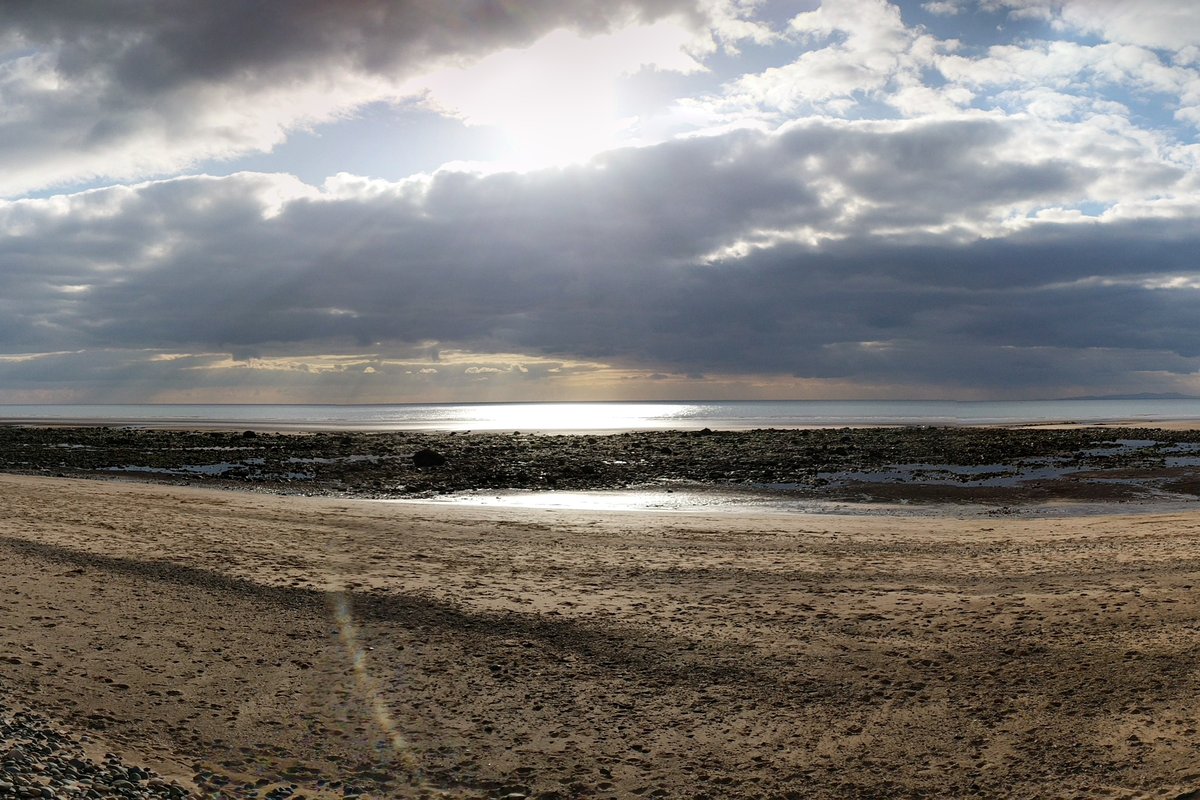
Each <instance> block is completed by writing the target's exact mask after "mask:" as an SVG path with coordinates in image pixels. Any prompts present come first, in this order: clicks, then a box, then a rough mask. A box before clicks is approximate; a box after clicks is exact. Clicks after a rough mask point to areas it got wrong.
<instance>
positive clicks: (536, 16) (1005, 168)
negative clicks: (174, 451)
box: [0, 0, 1200, 403]
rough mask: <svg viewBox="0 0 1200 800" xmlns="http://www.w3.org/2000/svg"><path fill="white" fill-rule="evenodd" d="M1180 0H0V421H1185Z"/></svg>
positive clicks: (1193, 148) (1193, 319)
mask: <svg viewBox="0 0 1200 800" xmlns="http://www.w3.org/2000/svg"><path fill="white" fill-rule="evenodd" d="M1198 132H1200V9H1198V8H1197V7H1196V5H1195V3H1194V0H934V1H925V2H922V1H921V0H901V1H899V2H887V1H886V0H825V1H824V2H817V1H816V0H763V1H762V2H758V1H756V0H459V1H458V2H443V0H407V1H406V2H400V1H399V0H396V1H395V2H385V0H341V1H340V2H334V1H333V0H291V2H266V1H264V2H244V0H153V2H151V0H105V2H98V1H97V2H74V0H71V1H68V0H7V1H6V2H5V3H3V4H0V402H5V403H121V402H250V403H252V402H266V403H283V402H288V403H356V402H358V403H389V402H437V401H450V402H455V401H505V400H597V399H612V400H622V399H629V400H633V399H647V400H653V399H760V398H761V399H810V398H811V399H838V398H864V399H886V398H896V399H900V398H906V399H923V398H938V399H961V400H974V399H1023V398H1052V397H1066V396H1081V395H1105V394H1128V393H1143V392H1144V393H1184V394H1197V395H1200V144H1197V133H1198Z"/></svg>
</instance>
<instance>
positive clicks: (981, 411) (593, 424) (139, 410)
mask: <svg viewBox="0 0 1200 800" xmlns="http://www.w3.org/2000/svg"><path fill="white" fill-rule="evenodd" d="M1188 420H1200V398H1179V399H1174V398H1173V399H1161V398H1153V399H1148V398H1137V399H1069V400H1005V401H951V400H937V401H930V400H789V401H778V400H739V401H641V402H627V401H604V402H589V401H576V402H510V403H398V404H363V405H356V404H348V405H336V404H294V405H293V404H238V403H230V404H220V403H214V404H155V403H141V404H44V405H39V404H7V405H0V423H2V424H10V425H72V424H78V425H120V426H133V427H198V428H209V427H212V428H226V427H243V426H244V427H248V428H250V427H256V426H257V427H265V428H272V429H279V430H297V431H303V430H314V431H317V430H330V431H336V430H378V431H404V430H409V431H460V432H461V431H472V430H475V431H521V432H529V433H532V432H619V431H626V430H673V429H674V430H699V429H703V428H711V429H714V430H722V429H723V430H748V429H755V428H809V427H864V426H892V425H923V426H946V425H952V426H958V425H1022V424H1055V423H1064V424H1065V423H1073V424H1093V425H1094V424H1104V423H1128V422H1134V423H1144V424H1146V425H1153V424H1155V423H1159V422H1167V421H1188Z"/></svg>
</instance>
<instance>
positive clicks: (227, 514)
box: [0, 475, 1200, 799]
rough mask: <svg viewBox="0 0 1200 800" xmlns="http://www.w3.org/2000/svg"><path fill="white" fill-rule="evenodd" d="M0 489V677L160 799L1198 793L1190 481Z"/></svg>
mask: <svg viewBox="0 0 1200 800" xmlns="http://www.w3.org/2000/svg"><path fill="white" fill-rule="evenodd" d="M0 504H2V505H3V513H2V514H0V549H2V550H3V558H4V565H5V569H4V570H3V574H2V575H0V583H2V584H3V586H2V587H0V597H3V598H5V599H4V603H5V609H4V611H5V613H4V617H3V619H4V624H3V628H2V629H0V637H2V638H0V650H2V653H3V656H4V657H3V658H2V659H0V687H2V690H0V698H3V702H4V703H5V704H7V706H8V707H9V708H12V709H21V708H25V709H30V710H32V711H34V712H36V713H37V714H39V715H41V716H43V717H45V718H46V719H47V720H50V721H52V722H53V724H55V725H57V726H59V727H61V728H62V729H63V730H64V731H66V732H68V733H69V734H70V735H72V736H75V737H77V738H78V737H83V745H84V746H85V748H86V749H87V750H88V752H89V753H92V754H93V755H94V757H96V758H100V757H101V756H100V754H102V753H105V752H107V753H112V754H114V755H115V756H119V757H121V758H122V759H124V761H125V762H127V763H131V764H139V765H143V767H145V768H146V769H147V770H152V771H153V772H154V773H155V774H156V775H157V776H160V777H159V778H157V779H158V780H162V781H168V782H169V781H176V782H177V783H178V785H179V786H180V787H182V788H185V789H187V790H188V791H190V792H191V793H193V794H194V795H196V796H224V797H268V796H272V797H285V796H305V797H314V798H315V797H344V796H355V795H358V796H365V797H368V796H369V797H423V796H427V797H443V796H444V797H464V798H465V797H480V798H483V797H489V798H490V797H509V798H514V799H515V798H517V797H529V798H569V797H612V798H624V797H710V798H750V797H804V798H808V797H815V798H822V797H830V798H832V797H965V796H986V797H1114V798H1125V797H1127V798H1132V797H1166V798H1182V797H1192V796H1195V795H1194V794H1193V793H1194V792H1196V791H1197V790H1200V768H1197V767H1196V763H1197V743H1198V742H1200V738H1198V736H1197V723H1196V719H1197V712H1198V711H1200V700H1198V699H1197V698H1198V697H1200V692H1198V691H1197V690H1198V689H1200V685H1198V684H1200V678H1198V676H1197V671H1196V668H1195V661H1196V655H1197V648H1198V647H1200V625H1198V624H1197V621H1196V620H1197V618H1198V616H1197V612H1198V611H1200V609H1198V608H1197V606H1198V602H1197V599H1196V593H1195V591H1194V587H1195V584H1196V583H1197V582H1198V581H1200V513H1196V512H1192V511H1185V512H1177V513H1169V514H1155V513H1144V512H1143V513H1140V514H1137V515H1123V514H1120V513H1114V514H1107V515H1088V516H1071V515H1067V516H1043V515H1038V514H1033V515H1015V516H1008V515H996V516H986V515H980V514H972V513H962V514H958V513H955V512H953V511H950V512H946V511H942V512H939V513H936V514H927V515H913V516H903V517H900V516H887V515H882V516H866V515H858V516H854V515H840V516H839V515H804V514H770V513H753V514H752V513H745V514H737V515H730V514H687V513H676V514H648V513H640V512H639V513H628V512H627V513H621V512H601V511H577V510H569V509H559V510H539V509H505V508H479V507H461V506H453V505H433V504H420V503H390V502H379V501H371V500H361V499H350V498H339V497H296V496H276V495H272V494H266V493H250V492H235V491H218V490H214V489H209V488H198V487H187V486H170V485H156V484H140V483H125V482H113V481H95V480H76V479H70V478H54V477H36V476H16V475H6V476H0ZM1113 510H1114V511H1120V508H1119V507H1116V506H1114V509H1113ZM59 796H65V795H63V794H60V795H59Z"/></svg>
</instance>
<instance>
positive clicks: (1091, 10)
mask: <svg viewBox="0 0 1200 800" xmlns="http://www.w3.org/2000/svg"><path fill="white" fill-rule="evenodd" d="M1061 18H1062V21H1063V23H1064V24H1066V25H1068V26H1070V27H1072V28H1074V29H1076V30H1080V31H1084V32H1087V33H1092V34H1096V35H1098V36H1100V37H1102V38H1104V39H1105V40H1107V41H1110V42H1120V43H1127V44H1135V45H1141V46H1143V47H1152V48H1157V49H1164V50H1184V49H1186V48H1194V47H1196V46H1197V45H1200V13H1197V8H1196V6H1195V4H1194V3H1192V2H1190V0H1137V2H1131V1H1130V0H1063V2H1062V10H1061Z"/></svg>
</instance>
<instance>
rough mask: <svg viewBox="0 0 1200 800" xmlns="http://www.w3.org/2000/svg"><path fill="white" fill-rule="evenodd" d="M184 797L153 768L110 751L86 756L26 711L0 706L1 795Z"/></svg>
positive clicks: (61, 799)
mask: <svg viewBox="0 0 1200 800" xmlns="http://www.w3.org/2000/svg"><path fill="white" fill-rule="evenodd" d="M17 797H21V798H42V800H75V798H110V797H119V798H123V799H124V800H142V799H143V798H168V799H176V798H188V797H193V795H192V794H191V793H190V792H189V791H188V790H187V789H186V788H184V787H183V786H180V785H179V784H177V783H169V782H167V781H165V780H163V779H162V778H160V777H159V776H158V775H156V774H155V772H154V771H153V770H149V769H142V768H139V767H133V766H127V765H126V764H124V763H123V762H122V761H121V759H119V758H117V757H116V756H115V755H113V754H111V753H108V754H106V755H105V758H104V761H103V762H99V761H95V760H93V759H91V758H89V757H88V756H87V754H86V753H84V751H83V747H82V746H81V745H80V744H79V742H78V740H76V739H75V738H74V737H72V736H70V735H68V734H66V733H64V732H63V731H61V730H59V729H57V728H56V727H55V726H54V725H52V724H51V723H50V722H49V721H48V720H46V719H44V718H42V717H40V716H38V715H36V714H32V713H29V712H25V711H17V712H11V711H9V710H7V709H4V708H2V707H0V798H17Z"/></svg>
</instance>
